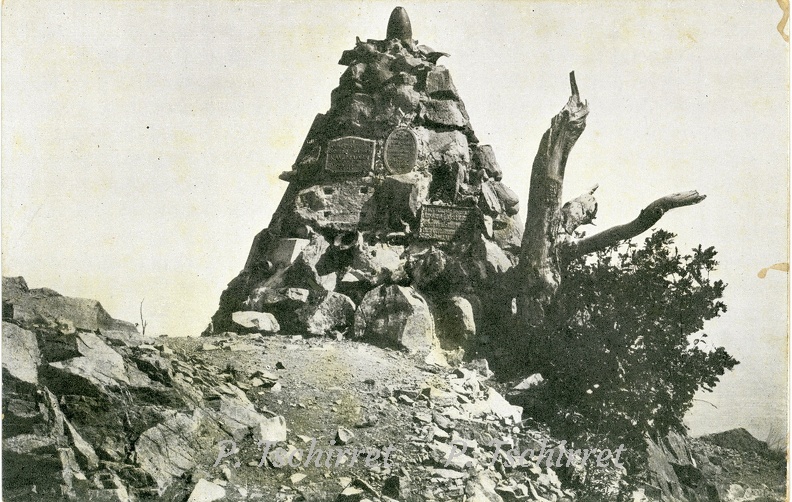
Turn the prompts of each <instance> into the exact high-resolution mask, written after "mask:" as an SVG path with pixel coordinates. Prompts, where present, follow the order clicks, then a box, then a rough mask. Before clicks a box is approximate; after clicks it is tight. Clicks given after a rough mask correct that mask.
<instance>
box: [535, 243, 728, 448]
mask: <svg viewBox="0 0 792 502" xmlns="http://www.w3.org/2000/svg"><path fill="white" fill-rule="evenodd" d="M674 237H675V236H674V234H671V233H669V232H666V231H663V230H657V231H655V232H654V233H653V234H652V235H651V236H650V237H649V238H647V239H646V240H645V243H644V246H643V247H640V248H639V247H638V246H636V245H635V244H633V243H632V242H628V243H625V244H622V245H621V246H618V247H616V248H610V249H608V250H605V251H603V252H600V253H597V254H596V255H594V256H588V257H584V258H580V259H577V260H575V261H573V262H572V263H570V265H569V266H568V268H567V269H566V271H565V272H564V276H563V279H562V281H561V286H560V288H559V290H558V292H557V295H556V297H555V299H554V303H553V305H552V306H551V308H550V309H549V311H548V316H547V319H546V322H545V323H544V325H543V326H542V328H541V330H540V332H539V333H537V334H535V336H534V337H533V344H532V345H533V347H532V349H531V351H532V354H531V355H532V356H533V357H531V359H532V360H533V361H535V362H537V364H538V366H539V371H540V372H541V373H542V375H543V376H544V377H545V379H546V380H547V382H548V384H547V387H546V388H545V389H544V391H545V392H546V393H547V394H546V395H548V396H552V399H551V400H549V401H551V402H552V404H551V405H550V406H552V408H553V409H552V410H545V411H546V412H549V413H548V415H552V416H553V417H554V418H555V420H556V421H557V422H560V423H559V425H560V424H563V425H564V426H565V427H566V428H567V429H568V431H567V432H569V433H571V434H576V433H577V434H582V433H584V432H585V434H593V435H595V436H598V437H600V438H604V439H607V441H608V442H611V443H613V444H619V443H624V444H626V445H633V446H634V447H636V448H639V445H642V443H643V437H644V435H645V434H647V433H649V434H651V435H653V436H655V435H657V434H663V433H664V432H666V431H667V430H669V429H671V428H675V429H678V430H681V429H683V428H684V425H683V424H682V418H683V416H684V415H685V412H686V411H688V409H690V407H691V404H692V401H693V396H694V394H695V393H696V392H697V391H698V390H699V389H704V390H706V391H711V390H712V389H713V387H714V386H715V385H716V384H717V383H718V381H719V377H720V376H722V375H723V374H724V372H725V370H730V369H732V368H733V367H734V366H735V365H736V364H738V362H737V361H736V360H735V359H734V358H733V357H731V356H730V355H729V354H728V353H727V352H726V350H725V349H724V348H723V347H716V348H713V347H712V346H711V345H710V344H708V343H707V342H706V338H707V335H706V334H705V333H702V332H701V330H702V329H703V327H704V321H706V320H709V319H712V318H714V317H717V316H719V315H720V314H721V313H723V312H726V305H724V304H723V302H721V301H720V298H721V297H722V295H723V291H724V288H725V284H723V282H722V281H719V280H716V281H711V280H710V278H709V273H710V272H711V271H713V270H714V269H715V267H716V266H717V262H716V261H715V255H716V252H715V250H714V249H713V248H712V247H710V248H707V249H703V248H702V247H701V246H699V247H698V248H696V249H693V250H692V253H691V254H685V255H682V254H680V253H679V252H678V250H677V249H676V247H674V245H673V239H674ZM547 418H549V416H548V417H547ZM585 434H583V435H585ZM639 449H640V448H639Z"/></svg>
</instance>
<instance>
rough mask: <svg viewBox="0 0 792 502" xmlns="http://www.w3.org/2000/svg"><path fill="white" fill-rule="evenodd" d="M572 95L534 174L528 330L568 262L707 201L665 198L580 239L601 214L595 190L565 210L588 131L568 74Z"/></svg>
mask: <svg viewBox="0 0 792 502" xmlns="http://www.w3.org/2000/svg"><path fill="white" fill-rule="evenodd" d="M569 80H570V84H571V86H572V96H571V97H570V98H569V101H568V102H567V104H566V106H564V108H563V109H562V110H561V112H560V113H559V114H558V115H556V116H555V117H553V120H552V122H551V125H550V129H548V130H547V132H545V134H544V136H543V137H542V142H541V143H540V145H539V151H538V152H537V153H536V158H535V159H534V163H533V168H532V170H531V188H530V191H529V193H528V211H527V214H526V221H525V232H524V234H523V240H522V245H521V251H520V263H519V265H518V270H517V277H518V280H519V281H520V283H519V285H518V298H517V305H518V313H519V315H520V319H521V321H522V323H523V326H525V327H530V326H536V325H538V324H539V323H540V322H541V321H542V320H543V319H544V313H545V308H546V307H547V305H548V304H549V303H550V301H551V300H552V299H553V296H554V295H555V292H556V290H557V289H558V286H559V284H560V282H561V267H562V266H563V265H564V263H563V261H568V260H571V259H574V258H577V257H579V256H583V255H586V254H589V253H593V252H596V251H599V250H601V249H605V248H607V247H609V246H613V245H616V244H618V243H620V242H621V241H623V240H627V239H630V238H632V237H635V236H637V235H639V234H641V233H643V232H645V231H647V230H649V229H650V228H651V227H652V225H654V224H655V223H657V222H658V221H659V220H660V218H661V217H662V216H663V215H664V214H665V213H666V212H668V211H670V210H671V209H674V208H677V207H683V206H689V205H692V204H698V203H699V202H701V201H702V200H704V198H705V196H704V195H699V193H698V192H696V191H689V192H681V193H676V194H671V195H667V196H665V197H661V198H659V199H657V200H656V201H654V202H652V203H651V204H649V205H648V206H646V208H644V209H643V210H642V211H641V213H640V215H638V217H637V218H636V219H634V220H633V221H631V222H629V223H626V224H624V225H618V226H615V227H612V228H609V229H607V230H604V231H602V232H600V233H598V234H595V235H592V236H590V237H585V238H581V239H576V238H575V229H577V227H578V226H580V225H585V224H588V223H591V222H592V221H593V220H594V218H595V217H596V214H597V201H596V200H595V199H594V191H595V190H596V189H597V186H594V187H593V188H592V189H590V190H589V191H588V192H587V193H584V194H582V195H580V196H578V197H577V198H575V199H573V200H571V201H569V202H567V203H566V204H564V206H563V207H562V206H561V194H562V186H563V182H564V171H565V169H566V162H567V157H568V156H569V152H570V151H571V150H572V147H573V146H574V145H575V142H576V141H577V140H578V138H579V137H580V135H581V134H582V133H583V130H584V129H585V127H586V116H587V115H588V112H589V109H588V104H587V103H582V102H581V101H580V96H579V95H578V90H577V84H576V82H575V73H574V72H572V73H570V74H569Z"/></svg>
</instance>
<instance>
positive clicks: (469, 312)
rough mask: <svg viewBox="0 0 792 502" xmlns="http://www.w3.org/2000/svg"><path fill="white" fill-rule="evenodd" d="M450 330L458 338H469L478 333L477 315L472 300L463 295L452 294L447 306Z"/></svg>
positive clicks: (446, 317)
mask: <svg viewBox="0 0 792 502" xmlns="http://www.w3.org/2000/svg"><path fill="white" fill-rule="evenodd" d="M445 323H446V329H447V330H448V332H450V333H453V334H454V335H455V337H456V338H457V339H461V340H469V339H470V338H472V337H474V336H475V335H476V316H475V314H474V310H473V305H472V304H471V302H470V301H469V300H468V299H467V298H464V297H462V296H452V297H451V298H450V299H449V300H448V303H447V305H446V308H445Z"/></svg>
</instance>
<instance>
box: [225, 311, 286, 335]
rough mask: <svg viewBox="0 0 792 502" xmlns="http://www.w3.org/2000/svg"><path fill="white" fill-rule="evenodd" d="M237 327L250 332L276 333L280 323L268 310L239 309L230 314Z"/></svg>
mask: <svg viewBox="0 0 792 502" xmlns="http://www.w3.org/2000/svg"><path fill="white" fill-rule="evenodd" d="M231 319H232V320H233V321H234V324H236V325H237V326H238V327H239V328H241V329H242V330H244V331H246V332H250V333H277V332H278V331H280V325H279V324H278V321H277V320H276V319H275V316H273V315H272V314H270V313H269V312H255V311H239V312H234V313H233V314H231Z"/></svg>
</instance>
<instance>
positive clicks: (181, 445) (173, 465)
mask: <svg viewBox="0 0 792 502" xmlns="http://www.w3.org/2000/svg"><path fill="white" fill-rule="evenodd" d="M199 428H200V419H199V418H198V417H197V416H196V415H195V414H194V415H193V416H191V415H187V414H184V413H173V414H172V415H171V416H170V417H168V418H167V419H166V420H165V421H164V422H162V423H161V424H159V425H157V426H155V427H152V428H150V429H148V430H146V431H145V432H143V434H141V435H140V437H139V438H138V440H137V441H136V442H135V456H136V460H137V464H138V465H139V466H140V467H141V468H142V469H143V471H145V472H146V473H147V474H149V475H150V476H151V477H152V478H153V479H154V481H155V482H156V483H157V487H158V490H159V493H160V494H162V493H163V492H164V491H165V489H166V488H167V487H168V486H169V485H170V484H171V483H172V482H173V480H174V478H178V477H180V476H181V475H182V474H184V473H185V472H187V471H189V470H191V469H193V468H194V467H195V466H196V465H197V459H198V458H199V452H200V451H201V450H202V448H203V446H204V445H202V444H201V442H200V441H199V436H198V433H199Z"/></svg>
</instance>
